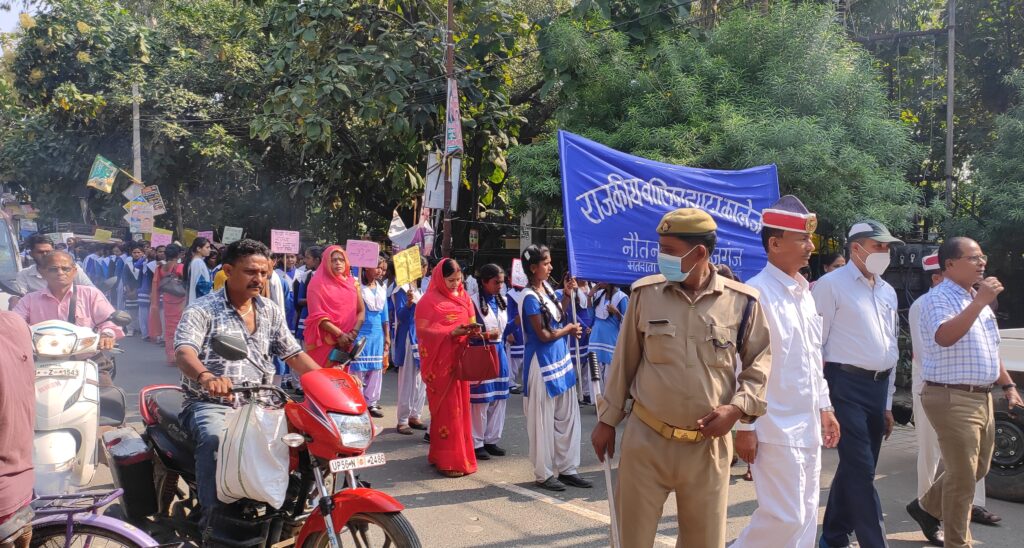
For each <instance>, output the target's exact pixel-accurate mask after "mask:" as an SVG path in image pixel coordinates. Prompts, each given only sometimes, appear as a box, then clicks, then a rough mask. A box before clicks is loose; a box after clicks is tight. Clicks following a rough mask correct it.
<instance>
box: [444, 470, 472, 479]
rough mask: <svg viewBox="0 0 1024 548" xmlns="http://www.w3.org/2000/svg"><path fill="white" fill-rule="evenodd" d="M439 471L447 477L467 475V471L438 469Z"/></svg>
mask: <svg viewBox="0 0 1024 548" xmlns="http://www.w3.org/2000/svg"><path fill="white" fill-rule="evenodd" d="M437 472H438V473H439V474H441V475H442V476H444V477H446V478H461V477H462V476H465V475H466V473H465V472H459V471H458V470H438V471H437Z"/></svg>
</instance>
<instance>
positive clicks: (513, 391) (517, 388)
mask: <svg viewBox="0 0 1024 548" xmlns="http://www.w3.org/2000/svg"><path fill="white" fill-rule="evenodd" d="M508 391H509V393H510V394H522V393H523V387H521V386H513V387H512V388H509V389H508Z"/></svg>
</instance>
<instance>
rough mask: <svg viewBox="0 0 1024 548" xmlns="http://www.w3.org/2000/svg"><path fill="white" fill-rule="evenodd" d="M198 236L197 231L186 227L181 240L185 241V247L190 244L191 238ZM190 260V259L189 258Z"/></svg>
mask: <svg viewBox="0 0 1024 548" xmlns="http://www.w3.org/2000/svg"><path fill="white" fill-rule="evenodd" d="M198 237H199V231H198V230H194V229H191V228H186V229H185V232H184V233H182V238H181V241H183V242H185V247H188V246H190V245H192V240H195V239H196V238H198ZM189 260H191V259H189Z"/></svg>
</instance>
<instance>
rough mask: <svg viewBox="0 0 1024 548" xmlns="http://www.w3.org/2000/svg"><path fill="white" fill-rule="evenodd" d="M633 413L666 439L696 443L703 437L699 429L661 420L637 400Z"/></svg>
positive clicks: (634, 403)
mask: <svg viewBox="0 0 1024 548" xmlns="http://www.w3.org/2000/svg"><path fill="white" fill-rule="evenodd" d="M633 414H634V415H636V418H638V419H640V421H641V422H643V423H644V424H646V425H647V426H650V427H651V429H652V430H654V431H655V432H657V433H658V434H660V435H661V437H663V438H665V439H667V440H674V441H688V442H692V443H697V442H699V441H702V440H703V439H704V434H703V433H701V432H700V431H699V430H684V429H682V428H676V427H675V426H672V425H671V424H665V423H664V422H661V421H660V420H658V418H657V417H655V416H654V415H653V414H652V413H651V412H650V411H648V410H647V408H646V407H644V406H643V405H640V402H638V401H634V402H633Z"/></svg>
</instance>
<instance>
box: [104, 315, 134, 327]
mask: <svg viewBox="0 0 1024 548" xmlns="http://www.w3.org/2000/svg"><path fill="white" fill-rule="evenodd" d="M107 321H108V322H111V323H113V324H114V325H116V326H118V327H124V326H126V325H128V324H130V323H132V315H131V314H129V313H127V312H124V311H119V312H114V313H113V314H111V315H110V317H109V318H107Z"/></svg>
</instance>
